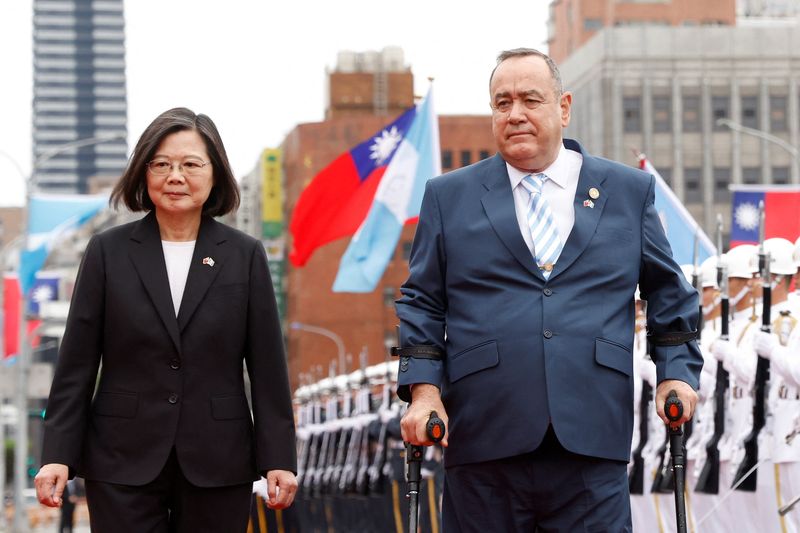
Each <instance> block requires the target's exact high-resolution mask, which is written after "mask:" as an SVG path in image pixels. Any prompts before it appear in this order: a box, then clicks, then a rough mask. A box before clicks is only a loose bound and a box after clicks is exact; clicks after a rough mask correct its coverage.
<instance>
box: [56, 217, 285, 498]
mask: <svg viewBox="0 0 800 533" xmlns="http://www.w3.org/2000/svg"><path fill="white" fill-rule="evenodd" d="M207 258H208V259H207ZM243 363H246V364H247V371H248V374H249V376H250V381H251V394H252V405H253V411H252V418H251V413H250V410H249V408H248V404H247V399H246V397H245V387H244V376H243ZM98 368H99V369H100V373H99V378H98ZM287 374H288V373H287V368H286V357H285V355H284V349H283V337H282V333H281V328H280V322H279V318H278V311H277V306H276V303H275V295H274V292H273V288H272V282H271V279H270V274H269V271H268V269H267V258H266V254H265V253H264V248H263V246H262V245H261V244H260V243H259V242H258V241H257V240H256V239H253V238H252V237H249V236H247V235H245V234H244V233H241V232H239V231H237V230H234V229H232V228H229V227H227V226H225V225H223V224H220V223H218V222H216V221H214V220H213V219H212V218H210V217H203V219H202V222H201V224H200V230H199V233H198V236H197V242H196V244H195V248H194V255H193V257H192V262H191V265H190V267H189V276H188V279H187V281H186V289H185V291H184V294H183V300H182V302H181V307H180V310H179V313H178V316H177V318H176V317H175V311H174V308H173V304H172V297H171V294H170V288H169V282H168V280H167V271H166V265H165V263H164V253H163V250H162V247H161V237H160V234H159V228H158V222H157V220H156V217H155V214H154V213H152V212H151V213H150V214H148V215H147V216H146V217H144V218H143V219H142V220H140V221H137V222H132V223H130V224H125V225H122V226H118V227H116V228H112V229H110V230H107V231H105V232H103V233H101V234H99V235H96V236H95V237H93V238H92V240H91V241H90V242H89V245H88V246H87V248H86V253H85V254H84V257H83V261H82V264H81V267H80V270H79V272H78V277H77V281H76V285H75V291H74V294H73V297H72V305H71V306H70V312H69V317H68V318H67V328H66V333H65V334H64V338H63V340H62V343H61V349H60V352H59V359H58V364H57V367H56V373H55V378H54V380H53V386H52V389H51V391H50V400H49V402H48V405H47V414H46V419H45V434H44V447H43V452H42V464H48V463H62V464H66V465H68V466H69V467H70V473H71V474H75V473H77V474H79V475H81V476H83V477H85V478H86V479H90V480H98V481H104V482H110V483H120V484H126V485H143V484H145V483H148V482H150V481H152V480H153V479H154V478H155V477H156V476H157V475H158V474H159V472H160V471H161V469H162V467H163V466H164V464H165V463H166V461H167V457H168V455H169V453H170V450H171V449H172V448H173V447H174V448H175V450H176V453H177V457H178V460H179V462H180V465H181V467H182V469H183V472H184V474H185V476H186V477H187V478H188V479H189V481H191V482H192V483H193V484H195V485H197V486H203V487H213V486H224V485H232V484H239V483H246V482H248V481H251V480H254V479H257V477H258V475H259V474H260V473H264V472H266V471H268V470H275V469H280V470H291V471H295V470H296V457H295V453H296V452H295V432H294V417H293V413H292V406H291V395H290V391H289V380H288V375H287Z"/></svg>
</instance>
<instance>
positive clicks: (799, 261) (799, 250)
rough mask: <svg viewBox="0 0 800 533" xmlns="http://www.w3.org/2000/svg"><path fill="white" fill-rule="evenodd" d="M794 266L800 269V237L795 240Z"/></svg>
mask: <svg viewBox="0 0 800 533" xmlns="http://www.w3.org/2000/svg"><path fill="white" fill-rule="evenodd" d="M794 266H796V267H797V269H798V270H800V237H798V238H797V240H796V241H794Z"/></svg>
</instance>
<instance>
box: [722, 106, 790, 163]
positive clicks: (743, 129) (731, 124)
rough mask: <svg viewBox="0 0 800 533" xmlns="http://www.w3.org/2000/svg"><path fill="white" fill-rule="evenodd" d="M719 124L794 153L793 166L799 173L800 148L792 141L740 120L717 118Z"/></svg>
mask: <svg viewBox="0 0 800 533" xmlns="http://www.w3.org/2000/svg"><path fill="white" fill-rule="evenodd" d="M717 124H718V125H720V126H725V127H727V128H730V129H732V130H733V131H738V132H740V133H744V134H745V135H752V136H753V137H758V138H759V139H764V140H765V141H769V142H771V143H774V144H777V145H778V146H780V147H781V148H783V149H784V150H786V151H787V152H789V153H790V154H791V155H792V158H793V159H794V160H793V161H792V166H793V167H794V171H793V174H794V175H797V172H798V164H800V150H798V149H797V147H796V146H793V145H792V144H791V143H788V142H786V141H785V140H783V139H781V138H780V137H777V136H775V135H772V134H771V133H767V132H766V131H762V130H757V129H755V128H748V127H747V126H742V125H741V124H739V123H738V122H734V121H732V120H730V119H728V118H720V119H717Z"/></svg>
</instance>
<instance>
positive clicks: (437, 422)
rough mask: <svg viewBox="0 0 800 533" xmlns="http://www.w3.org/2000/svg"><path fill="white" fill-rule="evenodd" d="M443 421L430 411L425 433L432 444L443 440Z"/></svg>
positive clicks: (434, 412)
mask: <svg viewBox="0 0 800 533" xmlns="http://www.w3.org/2000/svg"><path fill="white" fill-rule="evenodd" d="M444 431H445V427H444V420H442V419H441V418H439V414H438V413H437V412H436V411H431V414H430V416H429V417H428V423H427V424H426V425H425V433H426V434H427V435H428V438H429V439H430V440H431V441H432V442H439V441H440V440H442V439H443V438H444Z"/></svg>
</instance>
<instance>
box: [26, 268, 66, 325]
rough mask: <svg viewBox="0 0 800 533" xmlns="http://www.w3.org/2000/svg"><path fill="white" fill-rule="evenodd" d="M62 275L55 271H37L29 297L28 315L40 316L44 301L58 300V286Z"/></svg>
mask: <svg viewBox="0 0 800 533" xmlns="http://www.w3.org/2000/svg"><path fill="white" fill-rule="evenodd" d="M60 282H61V275H60V274H58V273H55V272H37V273H36V278H35V279H34V281H33V286H32V287H31V292H30V298H28V315H29V316H39V306H40V305H41V303H42V302H54V301H56V300H58V286H59V284H60Z"/></svg>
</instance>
